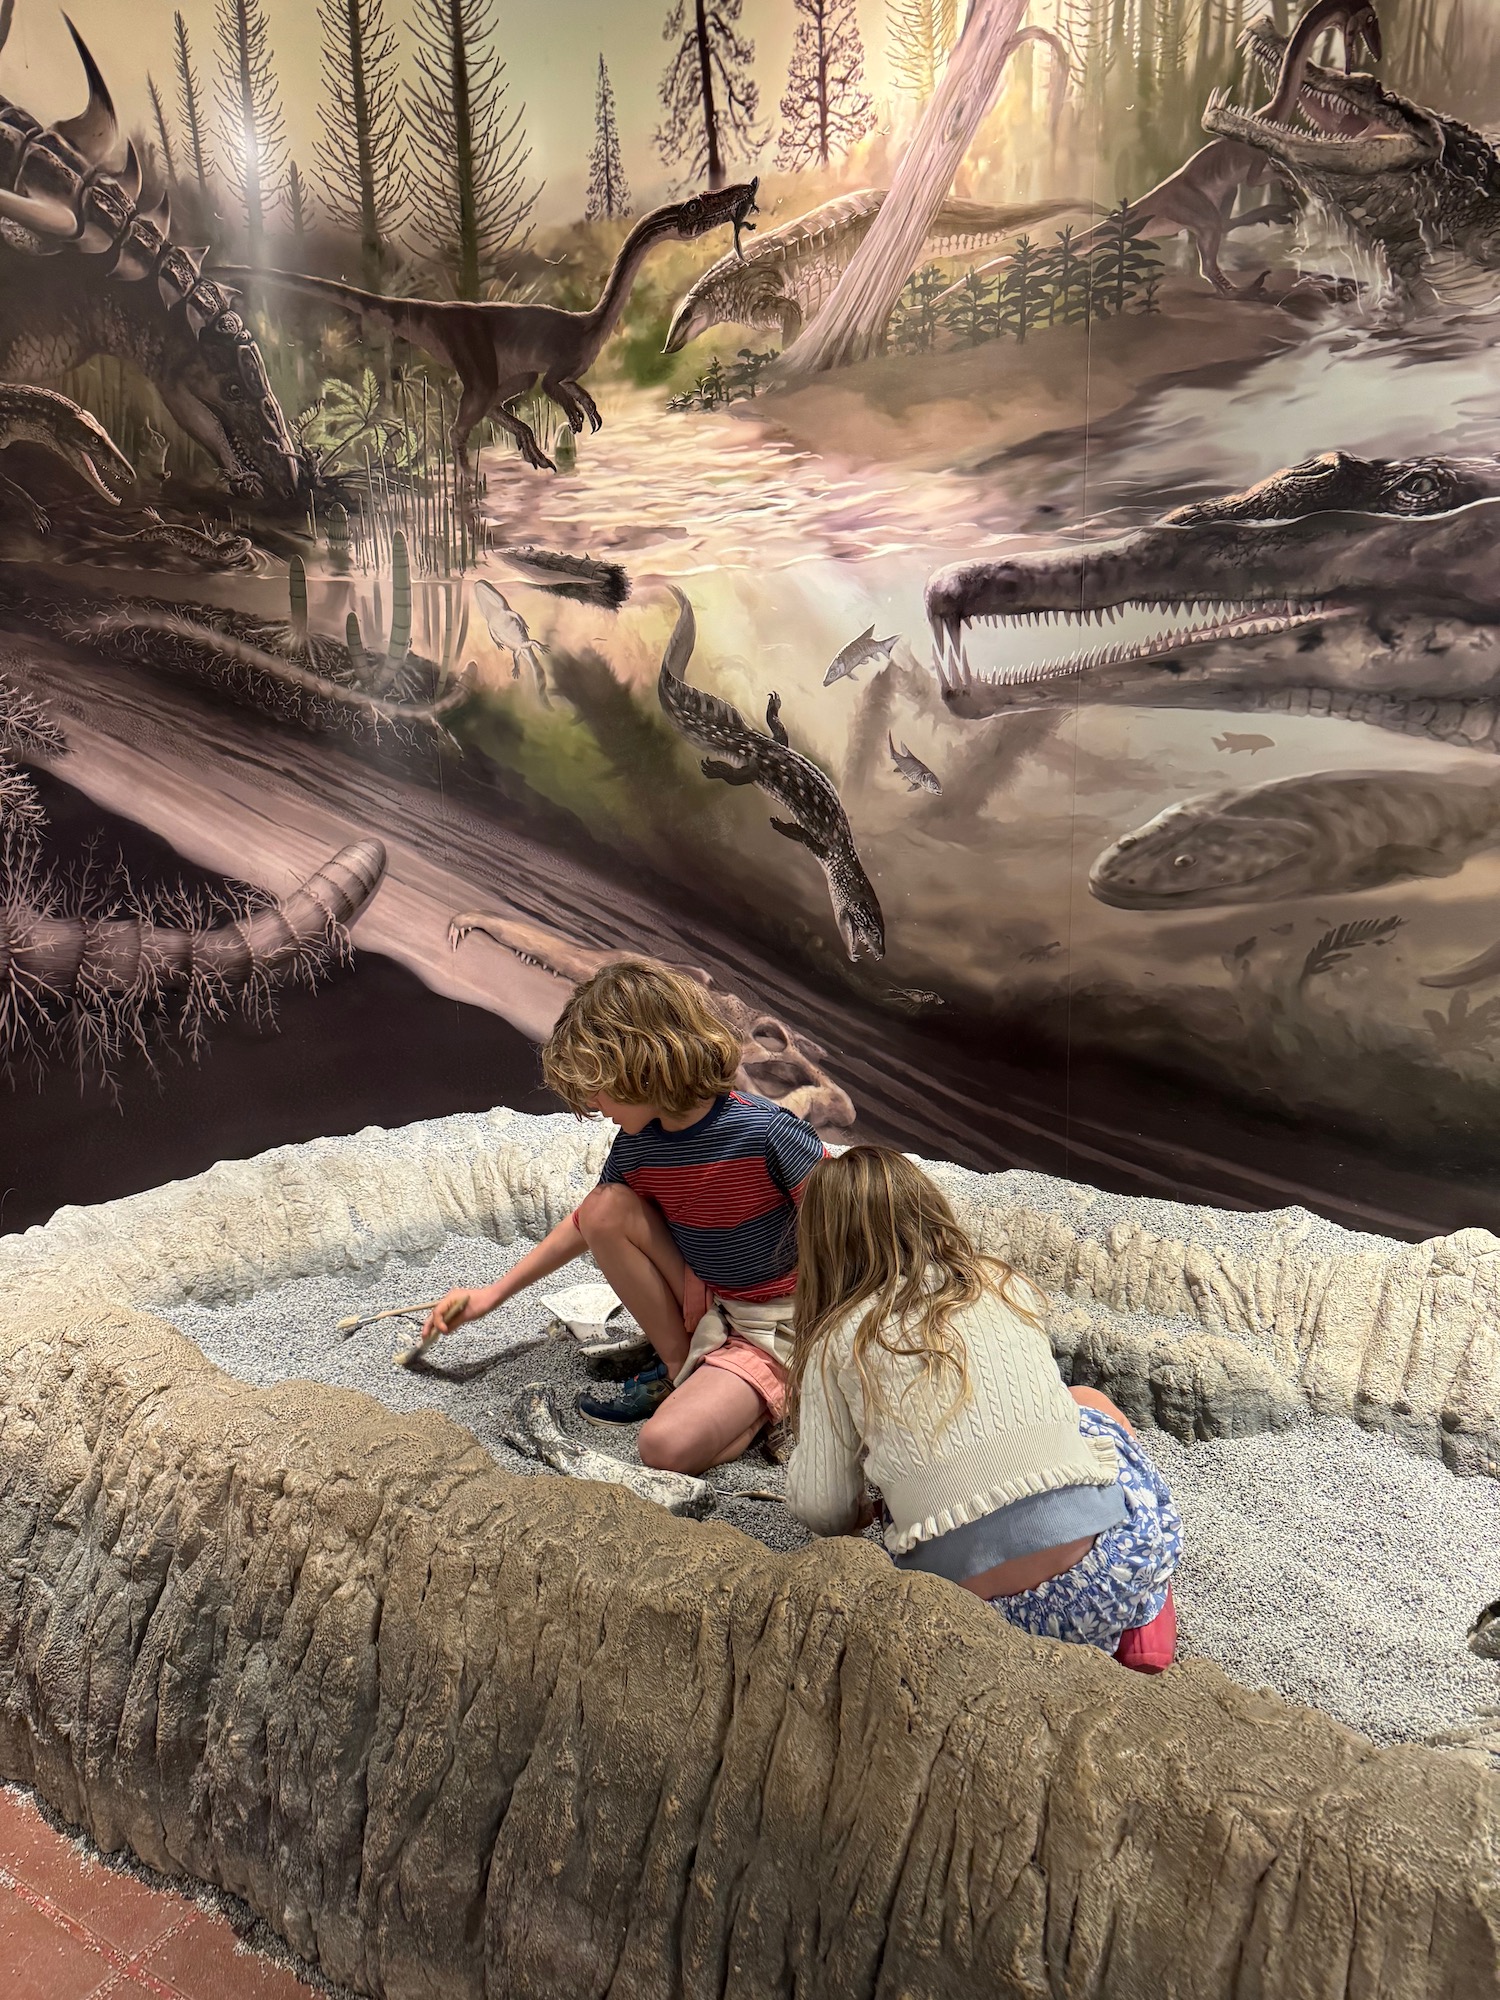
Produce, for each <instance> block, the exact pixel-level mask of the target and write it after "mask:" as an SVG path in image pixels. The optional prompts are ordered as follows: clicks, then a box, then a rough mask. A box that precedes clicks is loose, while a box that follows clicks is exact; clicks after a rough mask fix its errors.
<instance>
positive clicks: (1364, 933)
mask: <svg viewBox="0 0 1500 2000" xmlns="http://www.w3.org/2000/svg"><path fill="white" fill-rule="evenodd" d="M1405 922H1406V919H1405V917H1360V918H1359V919H1358V920H1357V921H1356V922H1354V923H1352V924H1337V925H1335V926H1334V927H1333V928H1332V929H1331V930H1326V931H1324V933H1323V935H1322V936H1321V937H1320V938H1319V939H1318V941H1317V943H1316V944H1315V945H1314V946H1313V948H1312V950H1311V951H1310V952H1309V953H1308V954H1307V957H1306V958H1305V959H1304V960H1303V962H1302V973H1301V977H1300V978H1299V980H1298V982H1297V983H1298V984H1299V985H1301V984H1302V981H1303V980H1307V979H1316V978H1317V977H1318V975H1319V974H1320V973H1324V972H1331V971H1332V970H1333V968H1334V966H1336V965H1342V964H1343V963H1344V961H1345V960H1346V959H1350V958H1352V957H1353V956H1354V954H1355V952H1357V951H1362V950H1363V949H1364V947H1365V946H1366V945H1367V944H1388V943H1389V942H1390V940H1391V939H1392V938H1393V937H1394V936H1395V935H1396V933H1397V931H1399V930H1400V928H1401V926H1402V925H1403V924H1404V923H1405Z"/></svg>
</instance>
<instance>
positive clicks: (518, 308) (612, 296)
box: [218, 181, 759, 472]
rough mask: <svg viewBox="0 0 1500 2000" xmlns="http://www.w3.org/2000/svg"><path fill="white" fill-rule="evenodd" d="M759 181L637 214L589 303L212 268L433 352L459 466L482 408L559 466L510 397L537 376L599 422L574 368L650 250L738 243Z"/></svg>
mask: <svg viewBox="0 0 1500 2000" xmlns="http://www.w3.org/2000/svg"><path fill="white" fill-rule="evenodd" d="M758 185H759V182H758V181H748V182H744V183H742V184H741V185H739V186H737V187H727V188H720V189H719V190H718V191H717V192H715V193H711V194H695V195H693V196H691V197H690V198H689V199H688V200H687V201H676V202H669V203H668V204H667V205H666V206H665V207H664V208H655V209H653V210H652V211H651V213H650V214H649V215H644V216H642V217H641V219H640V221H639V222H638V223H637V224H636V225H635V227H634V228H633V229H632V230H631V232H630V234H629V235H628V236H627V237H626V238H625V241H624V242H623V243H622V244H621V246H620V254H619V255H618V256H617V257H616V258H615V261H614V265H613V267H612V268H611V270H610V274H609V277H608V278H607V279H606V280H605V284H604V289H603V291H602V292H601V293H600V294H599V298H598V301H597V302H596V303H595V304H594V305H593V306H592V307H591V308H590V309H589V311H587V312H565V311H564V310H563V309H562V308H561V307H560V306H547V305H519V304H516V303H514V302H511V301H508V300H500V301H498V302H494V303H483V302H481V303H474V302H472V301H469V300H464V299H395V298H386V297H384V296H383V295H382V294H381V293H379V292H366V291H361V290H360V288H359V287H358V286H357V285H345V284H341V283H339V282H338V281H337V280H336V279H333V278H313V277H308V276H305V275H303V274H302V273H300V272H296V271H256V270H251V269H248V268H244V267H232V266H227V265H226V266H225V267H223V269H222V270H221V271H220V272H219V274H218V275H219V276H221V277H232V278H242V279H245V280H247V281H250V280H253V281H254V282H256V283H262V284H270V285H281V286H284V287H285V288H286V289H287V290H289V291H294V292H302V293H305V294H306V295H307V296H308V297H309V298H314V299H326V300H327V301H328V303H329V304H330V305H335V306H339V307H341V308H342V309H343V310H344V311H345V312H348V313H353V314H354V315H355V317H356V318H357V319H359V320H360V321H361V322H363V323H367V324H371V325H375V326H386V327H389V328H390V329H391V331H392V332H393V333H396V334H399V335H400V337H401V338H402V339H403V340H407V341H410V342H411V344H412V345H413V346H414V347H423V348H426V349H427V351H428V353H430V354H437V355H440V356H441V357H442V358H443V360H445V361H446V362H447V363H448V364H449V366H450V367H451V368H453V369H454V371H455V372H456V373H457V375H458V378H459V381H460V382H461V384H462V385H463V393H462V395H461V396H460V398H459V405H458V415H457V416H456V417H455V418H454V421H453V456H454V459H455V461H456V462H457V464H458V465H459V466H460V467H461V468H462V469H463V470H464V471H465V472H467V471H468V466H469V437H470V434H471V432H472V431H473V430H474V427H475V426H476V425H477V424H481V423H483V422H484V420H485V419H486V417H488V418H490V419H492V420H493V421H494V422H495V423H497V424H499V425H500V426H501V427H502V429H504V430H507V431H509V433H510V435H511V436H512V437H513V438H514V439H515V441H516V443H517V444H518V445H519V446H520V448H521V456H522V457H523V458H524V459H525V460H526V463H527V464H528V465H534V466H536V467H538V468H539V469H542V470H545V471H548V472H555V471H556V470H557V467H556V466H555V465H554V464H553V463H552V460H551V459H550V458H548V456H547V454H546V453H545V452H544V451H543V450H542V447H541V445H540V444H539V443H538V442H537V438H536V433H535V432H534V431H533V430H532V428H531V426H530V425H529V424H528V423H526V422H524V421H523V419H522V418H520V417H518V416H517V415H516V413H515V411H514V410H513V409H511V408H509V405H510V404H511V403H513V402H515V401H516V400H517V398H518V397H521V396H524V395H525V394H526V393H527V391H528V390H530V389H534V388H535V387H536V386H537V384H538V383H540V384H541V386H542V388H543V389H544V390H545V391H546V393H547V394H548V395H549V396H550V397H551V399H552V401H553V402H554V403H556V404H557V406H558V408H559V409H560V410H561V411H562V412H563V414H564V415H565V416H566V417H567V420H568V422H569V423H570V424H571V425H572V426H573V428H574V430H575V431H579V430H582V428H583V426H584V423H585V422H587V423H588V424H589V426H590V427H591V428H592V429H594V430H598V429H599V428H600V426H601V424H602V422H603V419H602V418H601V417H600V415H599V411H598V407H597V405H596V404H595V402H594V399H593V397H592V396H591V395H590V394H589V392H588V390H587V389H585V388H584V387H583V384H582V383H581V381H580V380H579V377H580V376H582V375H585V374H587V373H588V371H589V369H590V368H592V367H593V365H594V363H595V361H597V360H598V358H599V352H600V350H601V348H602V347H603V346H604V343H605V341H606V340H608V338H609V336H610V334H611V333H612V332H613V331H614V329H615V327H616V325H617V324H618V322H619V319H620V315H621V313H622V312H623V311H624V310H625V302H626V300H627V299H628V298H629V297H630V289H631V286H632V285H633V284H634V283H635V274H636V272H637V271H638V270H639V268H640V266H641V263H642V261H643V260H644V258H645V257H646V255H647V253H648V252H649V251H650V250H651V249H652V248H653V247H654V246H655V245H656V244H658V243H664V242H669V241H670V242H688V241H691V239H692V238H693V237H695V236H703V235H705V234H706V233H707V232H708V231H709V230H710V229H718V228H721V227H722V226H724V225H725V224H727V223H733V225H734V232H735V241H736V243H738V241H739V233H740V230H741V229H742V228H744V227H746V226H747V225H746V223H745V218H746V216H747V215H749V214H750V212H751V210H752V209H753V208H754V207H755V191H756V188H757V187H758ZM748 226H750V227H753V226H754V225H753V224H751V225H748Z"/></svg>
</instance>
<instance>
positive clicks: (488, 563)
mask: <svg viewBox="0 0 1500 2000" xmlns="http://www.w3.org/2000/svg"><path fill="white" fill-rule="evenodd" d="M1377 9H1378V12H1377ZM0 28H3V31H4V41H3V47H0V92H3V98H0V867H3V889H0V899H3V901H0V1056H3V1058H4V1061H5V1064H6V1066H7V1070H8V1073H9V1085H8V1087H7V1088H6V1089H5V1091H4V1093H3V1095H0V1137H3V1142H4V1143H3V1146H0V1196H3V1202H4V1205H3V1206H0V1227H5V1228H11V1227H16V1226H21V1225H24V1224H25V1223H28V1222H32V1221H37V1220H41V1219H44V1218H45V1217H46V1216H47V1215H48V1214H50V1213H51V1212H52V1210H53V1209H54V1208H55V1207H56V1206H57V1205H58V1204H59V1203H61V1202H64V1201H72V1200H94V1199H99V1198H102V1197H104V1196H107V1195H111V1194H116V1193H124V1192H127V1191H130V1190H132V1189H135V1188H138V1187H142V1186H147V1185H151V1184H154V1183H155V1182H158V1181H160V1180H163V1179H166V1178H169V1177H172V1176H174V1175H177V1174H181V1173H188V1172H194V1171H198V1170H200V1169H201V1168H202V1167H203V1166H205V1165H207V1164H208V1163H209V1162H210V1161H212V1160H213V1159H214V1158H217V1157H222V1156H238V1155H242V1154H245V1153H248V1152H252V1151H255V1150H258V1149H259V1148H261V1147H263V1146H266V1145H271V1144H276V1143H281V1142H283V1141H287V1140H292V1139H303V1138H307V1137H310V1136H314V1135H316V1134H319V1133H324V1132H342V1131H349V1130H353V1129H357V1128H358V1127H359V1126H361V1125H363V1124H366V1123H370V1122H379V1123H384V1124H395V1123H400V1122H403V1121H405V1120H406V1119H409V1118H416V1117H421V1116H430V1115H437V1114H439V1113H444V1112H448V1111H453V1110H459V1109H466V1108H467V1109H478V1108H483V1107H486V1106H488V1105H490V1104H492V1103H497V1102H506V1103H512V1104H517V1105H520V1106H522V1107H524V1108H527V1109H540V1108H545V1106H546V1104H547V1100H546V1098H545V1097H544V1096H543V1094H542V1093H541V1091H540V1089H539V1085H538V1074H537V1065H536V1056H535V1051H536V1045H537V1043H538V1041H539V1040H540V1039H541V1038H542V1037H543V1036H544V1035H545V1033H546V1031H547V1028H548V1027H549V1025H550V1023H551V1021H552V1019H553V1018H554V1017H555V1014H556V1012H557V1009H558V1007H559V1006H560V1004H561V1001H562V999H563V997H564V995H565V993H566V990H567V985H566V983H567V982H568V981H570V980H572V979H575V978H577V977H579V976H581V975H582V974H584V973H585V972H587V971H588V970H589V969H591V968H592V967H593V966H595V965H596V964H598V963H599V962H600V959H601V957H602V956H604V955H607V954H608V953H611V952H622V951H629V952H644V953H647V954H651V955H655V956H658V957H661V958H663V959H667V960H669V961H671V962H673V963H676V964H682V965H689V966H692V967H695V968H697V969H698V971H699V972H700V973H701V976H702V977H703V978H704V979H705V980H707V981H709V982H710V983H711V984H712V986H713V987H714V989H715V990H716V992H717V993H718V994H719V995H720V996H721V1000H722V1005H723V1006H724V1007H725V1009H726V1010H727V1011H728V1013H729V1014H730V1016H731V1017H732V1019H733V1020H734V1022H735V1024H736V1026H737V1028H738V1029H739V1030H740V1031H741V1032H742V1035H743V1039H744V1046H745V1064H744V1070H745V1078H746V1081H747V1082H748V1083H749V1084H750V1085H751V1086H752V1087H754V1088H756V1089H759V1090H761V1091H764V1092H766V1093H767V1094H770V1095H773V1096H776V1097H778V1098H781V1099H784V1100H785V1101H786V1102H788V1103H790V1104H792V1105H793V1106H794V1107H795V1108H797V1109H798V1110H800V1111H802V1112H803V1113H804V1114H805V1115H807V1116H809V1117H811V1118H812V1119H813V1120H814V1122H815V1123H817V1124H818V1126H819V1127H820V1129H822V1130H823V1131H824V1132H825V1133H828V1134H829V1135H830V1136H836V1137H847V1136H849V1135H851V1134H868V1135H870V1136H873V1137H879V1138H883V1139H891V1140H896V1141H899V1142H900V1143H901V1144H903V1145H905V1146H907V1147H909V1148H911V1149H913V1150H918V1151H921V1152H924V1153H929V1154H940V1155H946V1156H949V1157H953V1158H956V1159H959V1160H962V1161H965V1162H967V1163H970V1164H974V1165H981V1166H986V1167H991V1168H994V1167H1003V1166H1008V1165H1015V1166H1023V1167H1035V1168H1040V1169H1042V1170H1045V1171H1048V1172H1057V1173H1066V1174H1069V1175H1071V1176H1073V1177H1075V1178H1082V1179H1087V1180H1093V1181H1097V1182H1100V1183H1102V1184H1106V1185H1109V1186H1113V1187H1118V1188H1121V1189H1124V1190H1126V1191H1129V1192H1135V1193H1158V1194H1169V1193H1170V1194H1176V1195H1185V1196H1186V1197H1187V1198H1188V1199H1199V1200H1206V1201H1213V1202H1218V1203H1227V1204H1230V1205H1234V1204H1247V1205H1254V1206H1278V1205H1282V1204H1285V1203H1290V1202H1302V1203H1304V1204H1306V1205H1308V1206H1311V1207H1314V1208H1317V1209H1321V1210H1323V1211H1324V1212H1327V1213H1329V1214H1331V1215H1334V1216H1335V1217H1336V1218H1337V1219H1339V1220H1341V1221H1344V1222H1346V1223H1353V1224H1355V1225H1356V1226H1358V1225H1360V1224H1364V1225H1367V1226H1371V1227H1377V1228H1383V1229H1397V1230H1404V1231H1408V1232H1426V1231H1429V1230H1433V1229H1438V1228H1452V1227H1456V1226H1460V1225H1462V1224H1464V1223H1470V1222H1475V1223H1484V1224H1486V1225H1488V1226H1492V1227H1500V1170H1497V1168H1496V1166H1495V1164H1494V1163H1495V1160H1496V1156H1497V1152H1500V1076H1497V1055H1500V848H1497V838H1496V836H1497V831H1500V764H1497V763H1496V760H1495V752H1496V750H1497V748H1500V651H1497V624H1500V562H1497V560H1496V554H1497V543H1500V456H1496V454H1497V453H1500V370H1497V366H1496V364H1495V362H1494V360H1493V359H1492V351H1493V350H1492V343H1493V341H1494V338H1495V333H1496V329H1497V327H1500V317H1497V313H1500V160H1497V157H1496V154H1495V152H1494V150H1493V149H1492V147H1491V145H1490V143H1489V142H1488V141H1487V140H1486V139H1485V138H1484V137H1483V136H1482V134H1483V132H1484V130H1485V128H1486V127H1487V126H1497V127H1500V16H1497V14H1496V12H1495V10H1494V9H1493V7H1491V6H1489V5H1488V4H1487V0H1375V4H1374V5H1369V4H1365V0H1317V4H1315V5H1313V6H1312V7H1311V8H1307V7H1301V8H1298V7H1288V6H1286V5H1281V6H1278V7H1273V8H1271V9H1270V10H1269V11H1264V12H1263V11H1261V10H1260V9H1259V8H1258V6H1257V5H1255V4H1254V0H1031V4H1030V6H1029V8H1028V7H1027V6H1025V5H1024V4H1021V0H972V4H970V5H968V6H966V7H965V6H963V5H961V4H959V0H718V4H717V5H716V6H714V7H711V8H705V7H703V6H695V5H693V4H691V0H689V4H680V0H679V4H676V5H669V4H667V0H612V4H610V5H608V6H606V5H603V4H596V0H569V4H568V5H567V6H566V7H564V8H559V7H558V6H556V5H555V4H554V5H543V4H541V0H321V4H320V5H318V6H317V8H316V9H313V8H311V7H307V6H304V5H296V6H294V5H291V4H289V0H186V4H184V6H183V7H182V8H181V9H180V10H174V9H173V8H171V7H169V6H166V5H161V4H158V0H146V4H141V5H138V6H135V7H132V8H130V9H128V10H127V9H121V8H119V7H118V6H116V5H114V4H112V0H76V4H75V5H74V7H73V10H72V15H71V20H69V19H66V18H65V17H64V16H63V15H62V14H61V12H59V11H58V10H57V9H56V8H55V7H54V6H53V5H52V4H51V0H14V4H12V0H4V4H3V5H0Z"/></svg>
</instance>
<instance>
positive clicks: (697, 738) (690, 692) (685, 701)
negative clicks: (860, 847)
mask: <svg viewBox="0 0 1500 2000" xmlns="http://www.w3.org/2000/svg"><path fill="white" fill-rule="evenodd" d="M672 595H673V597H674V598H676V600H677V606H678V610H677V623H676V625H675V626H674V627H673V630H672V636H671V638H670V639H669V640H668V641H667V649H666V652H665V653H664V654H663V655H662V663H661V672H660V674H659V675H658V677H657V696H658V698H659V700H660V702H661V705H662V708H663V709H664V710H665V711H666V714H667V716H668V717H669V718H670V720H671V722H672V723H673V725H674V726H675V727H676V728H677V729H678V730H680V731H681V733H682V734H683V735H684V736H685V737H686V738H687V740H688V741H689V742H690V743H693V744H696V745H697V747H698V748H699V749H700V750H707V751H709V752H711V753H712V754H711V755H709V756H707V757H705V758H704V759H703V761H702V763H701V765H700V766H699V768H700V769H701V770H702V772H703V775H704V777H705V778H719V779H721V780H722V781H723V782H724V783H725V784H726V785H759V787H760V788H761V790H762V791H763V792H765V793H767V794H768V795H769V796H770V797H771V798H773V799H775V800H776V802H777V804H778V805H781V806H784V807H785V808H786V810H787V811H788V812H789V813H790V814H791V815H792V817H791V819H790V820H784V819H777V818H775V817H774V816H773V817H772V820H771V824H772V826H774V827H775V829H776V831H777V832H778V833H780V834H785V836H786V838H787V839H788V840H795V841H798V842H800V843H801V845H802V846H803V847H805V848H806V849H807V850H808V852H809V853H810V854H812V855H813V856H814V857H815V858H816V860H817V861H818V863H819V865H820V866H821V867H822V870H823V873H824V875H825V876H826V878H827V881H828V893H829V896H830V898H831V899H832V902H833V914H834V918H835V921H836V922H837V924H838V927H839V935H840V937H842V939H843V940H844V948H845V950H846V951H847V952H848V954H849V957H850V959H851V960H854V959H858V958H859V957H860V956H861V954H868V956H870V957H871V958H883V957H884V956H885V922H884V919H883V918H882V916H881V914H880V904H879V901H878V900H877V898H876V895H875V891H874V888H873V887H872V886H871V883H870V878H869V876H868V875H866V873H865V871H864V867H863V865H862V863H861V861H860V858H859V856H858V854H857V853H856V852H855V849H854V836H853V835H852V833H851V832H850V830H849V818H848V815H847V813H846V812H845V811H844V807H843V804H842V802H841V800H840V798H839V795H838V793H837V791H835V789H834V786H833V781H832V779H830V778H829V777H828V775H827V773H826V772H823V771H820V770H819V769H818V767H817V765H816V764H814V763H812V762H811V761H810V760H809V759H808V758H806V757H803V756H800V755H799V754H798V753H797V751H795V750H793V749H792V747H791V745H790V743H789V742H788V739H787V733H786V730H785V728H784V727H783V725H782V722H781V697H780V695H777V694H773V695H772V696H771V697H770V700H769V701H768V702H767V703H766V727H767V729H768V730H769V731H770V734H769V735H763V734H762V733H761V732H760V730H758V729H752V728H751V727H750V726H749V724H748V723H747V722H746V721H745V719H744V717H743V716H742V715H741V714H740V713H739V711H738V709H734V708H731V707H730V705H729V703H728V702H727V701H720V700H719V698H718V697H717V695H711V694H705V693H704V692H703V691H702V690H701V689H700V688H695V687H690V686H689V685H688V683H687V681H686V680H684V678H683V675H684V674H685V672H686V671H687V664H688V661H689V660H690V659H691V658H692V655H693V646H694V644H695V642H696V640H697V623H696V620H695V619H694V617H693V607H692V605H691V604H689V602H688V600H687V599H686V598H685V597H684V596H683V594H682V592H681V591H680V590H677V589H675V588H674V589H673V590H672Z"/></svg>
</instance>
